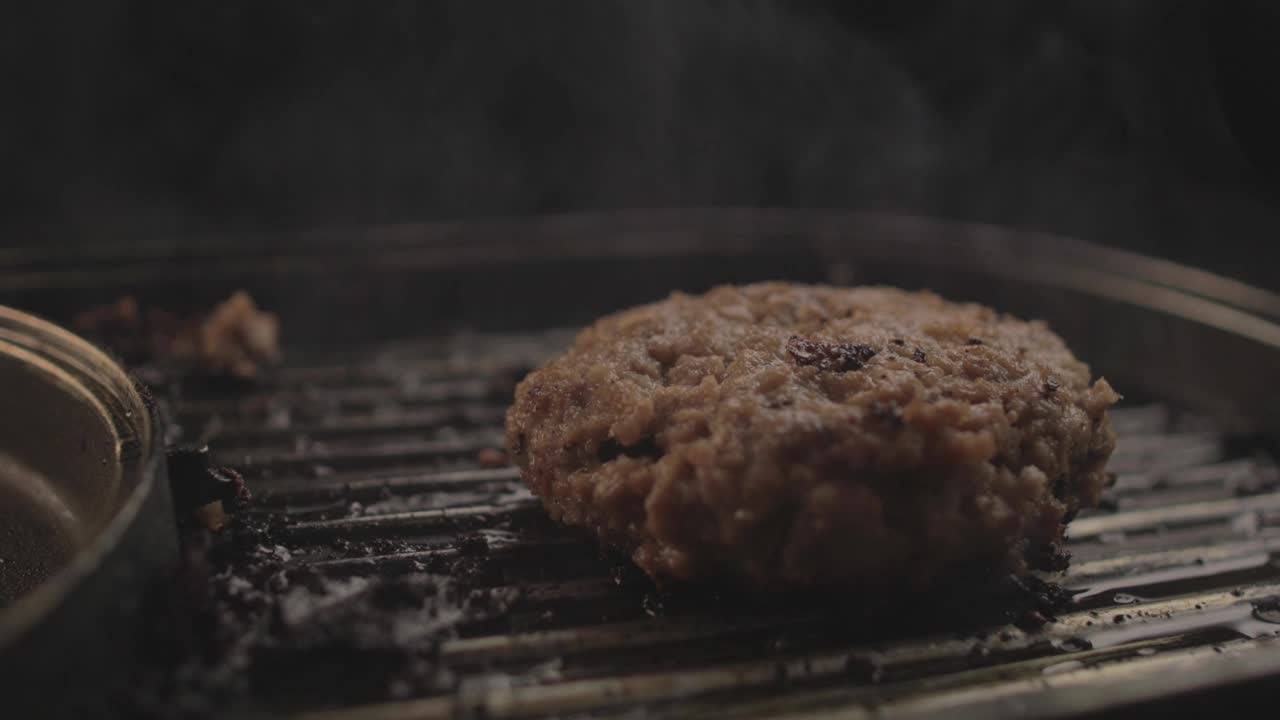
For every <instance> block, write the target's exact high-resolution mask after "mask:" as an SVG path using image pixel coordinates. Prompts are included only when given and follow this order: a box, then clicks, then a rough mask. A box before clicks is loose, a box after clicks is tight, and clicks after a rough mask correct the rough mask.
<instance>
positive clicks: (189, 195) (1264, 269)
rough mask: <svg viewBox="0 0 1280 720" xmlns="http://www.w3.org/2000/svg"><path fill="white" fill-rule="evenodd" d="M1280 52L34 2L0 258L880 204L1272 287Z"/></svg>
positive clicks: (751, 10)
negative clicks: (329, 231)
mask: <svg viewBox="0 0 1280 720" xmlns="http://www.w3.org/2000/svg"><path fill="white" fill-rule="evenodd" d="M1277 31H1280V10H1277V9H1276V4H1275V3H1268V2H1263V1H1259V2H1189V1H1187V0H1118V1H1115V2H1106V1H1105V0H1094V1H1091V2H1084V1H1080V0H1076V1H1065V2H1051V3H1039V2H1036V3H1032V2H1018V1H1015V0H987V1H983V2H965V1H963V0H910V1H898V2H840V1H839V0H811V1H808V2H802V1H796V2H765V1H763V0H757V1H751V2H742V1H738V2H695V1H683V2H682V1H678V0H671V1H669V2H620V1H617V0H613V1H610V0H581V1H577V2H534V1H526V2H474V1H472V2H461V1H459V2H430V3H428V2H399V1H393V0H382V1H379V2H323V1H315V0H313V1H309V2H227V3H212V2H193V3H186V2H181V3H178V2H123V1H122V0H98V1H97V2H83V3H25V4H22V5H21V6H19V7H15V8H10V9H9V10H8V11H7V12H6V18H5V21H4V23H3V24H0V48H3V54H4V57H3V71H2V72H3V73H4V75H5V77H4V82H5V85H6V86H7V90H6V92H5V95H6V96H7V97H8V98H9V100H8V102H7V103H5V104H6V105H7V109H5V110H3V111H0V138H2V139H0V153H3V155H2V160H3V171H0V182H2V183H3V185H4V187H3V188H2V189H3V197H4V199H5V203H6V205H7V207H6V208H5V211H4V213H3V217H2V218H0V233H2V234H0V242H3V243H4V244H6V245H13V244H19V243H50V242H60V243H79V242H100V241H115V242H127V241H129V240H131V239H134V238H147V239H150V240H155V239H157V238H161V239H166V240H167V241H168V242H172V243H173V244H174V245H175V246H176V245H180V244H181V243H182V242H183V241H184V238H189V237H192V236H195V235H200V234H204V235H207V234H210V233H215V234H216V233H223V232H240V231H245V230H262V229H272V228H289V229H297V228H315V227H334V226H340V227H355V226H361V225H367V224H374V223H391V222H406V221H418V220H432V219H446V218H447V219H464V218H473V217H492V216H512V215H524V214H530V213H554V212H564V211H577V210H608V209H618V208H648V207H696V206H715V205H753V206H758V205H768V206H797V207H809V208H812V207H834V208H866V209H887V210H897V211H903V212H919V213H931V214H940V215H945V216H954V217H961V218H968V219H977V220H983V221H990V222H998V223H1006V224H1013V225H1018V226H1026V227H1031V228H1036V229H1045V230H1051V231H1055V232H1061V233H1066V234H1072V235H1077V236H1080V237H1083V238H1085V239H1091V240H1095V241H1098V242H1104V243H1108V244H1113V245H1120V246H1125V247H1130V248H1133V249H1137V250H1140V251H1142V252H1147V253H1153V254H1159V255H1165V256H1168V257H1173V258H1175V259H1179V260H1182V261H1184V262H1189V263H1192V264H1196V265H1200V266H1204V267H1208V268H1211V269H1214V270H1217V271H1219V272H1224V273H1227V274H1231V275H1235V276H1237V277H1242V278H1245V279H1247V280H1249V281H1251V282H1254V283H1257V284H1260V285H1264V286H1267V287H1275V286H1276V285H1277V283H1276V282H1275V280H1276V273H1275V272H1274V270H1273V269H1272V263H1273V262H1274V261H1275V260H1276V259H1277V252H1276V250H1274V249H1273V245H1274V243H1273V242H1272V240H1271V238H1272V237H1274V236H1275V232H1276V229H1277V228H1280V221H1277V219H1276V213H1275V212H1274V209H1275V208H1276V201H1277V199H1278V198H1280V195H1278V193H1277V186H1276V181H1277V179H1278V178H1280V154H1278V153H1277V141H1276V138H1275V134H1276V129H1277V128H1280V110H1278V109H1277V106H1276V99H1277V94H1278V93H1280V90H1278V89H1277V88H1280V84H1278V83H1277V82H1276V79H1275V74H1276V71H1277V70H1280V62H1278V61H1277V58H1278V57H1280V51H1277V49H1276V48H1275V45H1276V43H1275V40H1274V38H1275V36H1276V32H1277ZM605 241H607V239H602V242H605Z"/></svg>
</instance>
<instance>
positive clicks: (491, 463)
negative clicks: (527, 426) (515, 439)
mask: <svg viewBox="0 0 1280 720" xmlns="http://www.w3.org/2000/svg"><path fill="white" fill-rule="evenodd" d="M476 462H478V463H480V467H482V468H501V467H506V466H508V465H510V464H511V460H510V459H509V458H508V457H507V454H506V453H505V452H503V451H501V450H497V449H495V448H485V449H483V450H481V451H480V452H478V453H476Z"/></svg>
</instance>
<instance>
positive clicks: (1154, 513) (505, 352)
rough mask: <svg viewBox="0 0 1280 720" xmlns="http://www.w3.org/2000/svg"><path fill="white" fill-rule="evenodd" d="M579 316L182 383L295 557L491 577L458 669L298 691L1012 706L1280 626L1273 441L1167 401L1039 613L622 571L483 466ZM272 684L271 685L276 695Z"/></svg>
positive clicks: (332, 564) (183, 404) (457, 631)
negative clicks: (1036, 616) (1066, 593)
mask: <svg viewBox="0 0 1280 720" xmlns="http://www.w3.org/2000/svg"><path fill="white" fill-rule="evenodd" d="M564 339H565V336H564V335H563V334H551V335H537V336H510V337H504V336H485V337H479V338H477V337H470V338H467V337H462V338H454V339H444V340H439V341H434V342H422V343H415V344H412V345H400V346H392V347H387V348H382V349H379V350H375V351H372V352H369V353H368V354H367V355H365V356H364V357H359V356H357V355H355V354H353V353H351V352H350V351H344V353H345V359H344V358H340V357H337V356H333V357H332V358H330V357H326V355H325V353H323V352H319V351H316V352H311V353H309V354H307V353H303V355H304V357H305V359H306V363H305V364H301V365H296V366H293V367H286V368H283V369H281V371H280V372H279V373H278V374H277V375H275V376H273V377H272V378H270V379H269V380H268V381H267V382H268V384H266V385H264V386H262V387H258V388H255V389H254V390H252V391H251V392H248V393H244V394H241V395H237V396H214V395H205V396H195V397H192V398H190V399H188V400H184V401H179V402H178V403H177V405H176V407H175V411H176V414H177V416H178V417H179V418H180V419H181V420H182V424H183V426H184V428H185V430H186V432H187V433H189V434H191V435H197V436H203V437H205V438H207V439H208V440H209V441H210V444H211V447H212V448H213V450H214V452H215V454H217V456H218V457H219V458H220V459H221V460H222V461H223V462H226V463H228V464H233V465H236V466H237V467H240V468H242V469H243V470H244V471H245V474H246V476H247V477H249V478H251V483H252V486H253V488H254V490H255V492H256V493H257V500H256V501H255V505H254V508H253V511H254V512H255V513H257V514H265V515H269V516H271V517H273V518H276V522H277V523H280V524H281V527H282V529H281V530H280V531H279V532H277V533H276V534H275V541H276V542H279V543H281V545H282V546H283V547H282V548H281V550H282V551H283V552H284V553H285V555H286V556H287V558H288V559H287V560H285V561H283V562H282V563H281V564H280V572H282V573H285V574H286V575H287V574H290V573H305V574H310V575H314V576H318V577H320V578H323V579H324V580H325V582H329V583H335V584H339V583H351V582H357V581H359V582H362V583H363V582H365V581H366V580H368V581H370V582H369V585H370V587H376V586H377V585H378V583H386V582H392V581H397V580H402V579H405V578H414V577H440V578H444V577H451V578H455V579H457V578H462V580H459V582H461V583H462V585H464V586H465V587H464V589H463V590H461V591H458V592H457V593H456V595H457V596H456V597H453V598H452V599H451V600H448V601H447V602H452V603H453V604H454V605H455V606H456V618H455V621H454V622H453V623H452V624H451V625H450V630H449V632H447V633H445V634H444V635H442V636H441V637H440V638H439V641H438V643H437V644H436V645H433V646H432V648H433V649H432V650H431V651H430V652H428V653H427V654H426V656H425V657H424V656H422V654H421V653H419V654H418V655H415V656H413V657H416V658H417V660H415V662H418V663H420V664H421V663H426V664H428V665H431V666H432V667H434V668H436V671H437V672H435V674H434V675H432V677H433V678H434V679H433V680H432V681H430V682H424V683H421V684H419V685H416V686H415V685H412V684H410V685H408V686H406V685H404V684H403V683H402V684H399V685H397V684H396V682H398V681H393V680H392V679H388V680H387V682H386V683H385V688H384V691H382V692H380V693H379V692H373V693H366V695H365V696H361V697H354V698H353V697H351V696H350V693H349V692H347V691H346V690H343V689H342V688H340V687H334V688H326V687H321V688H312V689H311V691H310V692H309V693H308V694H307V695H306V697H305V698H293V699H292V700H285V701H282V700H281V699H280V698H278V697H273V699H272V700H271V704H270V707H271V708H272V709H275V710H278V709H280V707H281V703H282V702H283V703H284V705H285V706H288V707H289V708H291V709H294V710H314V711H317V712H319V713H320V715H318V716H320V717H331V718H342V717H349V718H355V717H362V718H363V717H388V718H408V717H458V716H463V717H466V716H484V717H493V718H500V717H532V716H537V715H546V714H552V715H562V716H563V715H575V714H587V715H593V716H595V715H599V716H602V717H607V716H613V715H627V714H634V713H643V714H645V715H646V716H647V717H667V716H680V717H685V716H688V717H699V716H715V717H723V716H740V717H774V716H778V717H781V716H786V715H791V714H793V713H796V712H809V713H813V714H815V716H821V715H823V714H825V713H832V712H836V711H839V712H840V713H841V716H842V717H858V716H859V713H860V712H863V709H865V712H866V713H867V714H868V715H870V714H873V710H872V709H871V705H875V706H877V707H878V708H879V710H878V712H882V713H883V714H885V715H887V716H902V717H924V716H934V715H938V714H945V715H946V716H948V717H961V716H966V715H970V716H979V715H978V714H977V713H978V710H980V709H981V710H982V711H984V712H988V711H989V712H990V715H987V716H991V717H996V716H1001V715H1010V714H1011V713H1012V712H1013V710H1011V708H1013V709H1016V708H1017V707H1024V708H1025V705H1022V706H1019V705H1017V703H1014V702H1013V700H1012V699H1017V700H1018V702H1024V703H1025V702H1030V701H1029V700H1028V699H1027V698H1031V697H1040V696H1034V695H1033V692H1034V688H1046V687H1047V688H1049V689H1050V690H1053V689H1055V688H1062V689H1064V690H1065V689H1071V688H1078V687H1080V686H1081V685H1082V684H1096V685H1097V686H1098V687H1110V686H1112V685H1115V686H1117V687H1124V686H1125V683H1127V682H1131V681H1132V680H1133V679H1135V678H1150V677H1157V676H1159V675H1160V674H1162V673H1168V672H1170V671H1171V669H1176V668H1179V667H1183V666H1184V665H1185V664H1187V663H1192V662H1197V663H1200V662H1206V661H1208V660H1212V659H1213V658H1220V657H1228V656H1229V657H1234V658H1249V657H1253V654H1256V653H1261V652H1265V651H1266V650H1268V649H1270V648H1272V647H1274V645H1275V643H1274V641H1272V640H1270V639H1269V636H1270V635H1271V634H1272V632H1273V631H1280V625H1278V624H1274V623H1270V622H1267V621H1265V620H1261V619H1258V615H1259V613H1258V612H1257V611H1256V608H1257V607H1258V606H1260V605H1265V604H1266V603H1267V602H1269V601H1270V600H1271V599H1273V598H1276V597H1280V570H1278V569H1277V565H1276V562H1275V557H1276V555H1275V554H1276V553H1277V551H1278V550H1280V492H1277V486H1280V476H1278V474H1277V471H1276V466H1275V464H1274V463H1273V462H1272V460H1271V459H1270V458H1269V456H1267V455H1266V454H1265V453H1264V452H1262V451H1261V449H1260V446H1259V445H1257V444H1250V443H1248V442H1243V441H1240V440H1239V439H1234V438H1233V439H1227V438H1223V437H1222V436H1220V435H1218V434H1215V433H1214V432H1212V431H1209V430H1206V429H1205V428H1206V425H1205V423H1204V421H1203V420H1201V419H1196V418H1188V417H1185V416H1184V415H1183V414H1181V413H1179V412H1176V411H1173V410H1170V409H1169V408H1167V407H1165V406H1163V405H1158V404H1156V405H1147V406H1139V407H1133V408H1122V409H1120V410H1117V411H1116V412H1115V414H1114V418H1113V420H1114V424H1115V426H1116V428H1117V430H1118V432H1119V433H1120V434H1121V443H1120V446H1119V448H1118V450H1117V453H1116V456H1115V460H1114V461H1113V463H1112V469H1113V471H1115V472H1116V473H1117V474H1118V479H1117V483H1116V485H1115V487H1113V488H1111V489H1110V490H1109V491H1108V492H1107V494H1106V502H1107V505H1106V507H1105V508H1104V509H1101V510H1097V511H1092V512H1087V513H1082V514H1081V516H1080V517H1079V518H1078V519H1077V520H1076V521H1075V522H1074V523H1073V524H1072V526H1071V529H1070V534H1069V539H1068V544H1069V549H1070V550H1071V551H1072V553H1073V555H1074V561H1073V564H1072V565H1071V567H1070V569H1069V570H1068V571H1067V572H1066V573H1065V574H1064V575H1060V576H1055V577H1054V579H1056V580H1058V581H1059V582H1062V583H1063V584H1064V585H1066V586H1067V587H1069V588H1070V589H1071V590H1073V591H1074V592H1076V593H1077V605H1076V608H1075V609H1072V610H1071V611H1069V612H1067V613H1065V614H1062V615H1060V616H1059V617H1058V618H1057V619H1056V620H1053V621H1052V622H1050V623H1048V624H1047V625H1045V626H1044V627H1043V628H1042V629H1040V630H1038V631H1034V632H1028V631H1024V630H1021V629H1019V628H1017V627H1014V626H1011V625H1006V624H1003V623H1002V622H1000V621H992V620H988V619H983V620H974V621H967V620H965V621H963V622H964V623H967V624H964V625H962V627H961V628H959V631H957V630H956V628H954V627H948V624H949V623H952V624H954V623H955V622H957V621H956V620H955V619H954V618H952V619H949V618H947V617H946V612H938V613H935V616H934V617H929V618H924V619H922V621H921V622H919V623H915V624H914V625H913V626H908V627H905V628H898V629H884V628H871V629H868V628H867V627H865V624H860V623H858V622H857V620H856V617H847V618H841V617H839V613H833V612H832V609H831V606H830V602H829V599H828V600H827V602H826V604H825V605H824V604H823V603H821V602H817V603H806V602H804V601H800V602H795V603H789V604H785V605H782V606H764V607H756V608H740V607H736V606H732V605H725V604H723V603H721V602H720V601H719V600H718V599H713V600H708V601H707V602H706V603H699V602H697V601H695V602H691V603H690V604H689V606H688V607H683V606H681V607H660V604H661V603H660V601H657V600H655V596H654V595H653V594H652V593H650V592H648V591H647V590H646V589H645V586H644V584H643V583H638V582H636V581H635V580H634V579H631V578H630V577H628V576H627V571H626V570H625V569H624V570H623V571H622V576H621V577H620V576H619V574H618V572H617V568H618V567H619V563H618V560H617V558H613V557H610V556H608V555H601V554H600V551H599V550H598V549H597V548H596V547H595V546H594V544H593V543H591V542H590V541H589V539H588V538H586V537H584V536H583V535H582V534H581V533H577V532H573V531H568V530H564V529H560V528H557V527H555V526H554V525H552V524H551V523H550V522H549V521H548V520H547V519H546V518H545V517H544V515H543V513H542V512H541V511H540V510H539V508H538V503H537V501H536V499H534V498H533V497H532V496H530V495H529V493H528V492H527V491H526V490H525V489H524V487H523V485H522V484H521V483H520V481H519V476H518V473H517V472H516V471H515V470H514V469H513V468H510V467H484V466H482V461H481V458H480V454H481V452H482V451H484V450H486V449H489V448H499V447H501V441H502V437H501V423H502V418H503V411H504V408H505V405H506V402H507V398H508V397H509V392H510V384H509V380H510V378H507V380H506V381H505V382H506V384H505V385H504V384H503V383H501V382H499V383H495V380H494V376H495V374H501V373H503V372H507V369H510V368H515V367H522V366H528V365H530V364H532V363H533V362H534V361H535V360H536V359H537V358H538V357H540V356H543V355H545V354H547V353H549V352H551V351H553V350H554V349H555V348H557V347H559V346H560V345H562V344H563V342H564ZM508 374H509V373H508ZM504 388H505V390H504ZM504 392H505V394H504ZM622 567H624V568H625V564H622ZM262 582H264V583H267V582H270V581H269V580H266V581H262ZM325 587H326V588H327V586H325ZM341 587H344V588H351V587H364V586H363V585H359V586H353V585H341ZM290 592H300V591H298V590H296V589H295V590H291V591H290ZM321 592H327V589H325V588H322V590H321ZM356 597H357V598H358V597H359V595H358V594H357V595H356ZM440 602H442V603H445V602H446V600H440ZM387 612H388V622H392V623H394V622H401V620H397V619H396V618H395V617H392V616H393V615H394V613H395V612H396V611H395V610H388V611H387ZM302 622H303V623H304V624H306V623H312V624H313V625H315V626H316V627H315V628H313V629H316V630H324V631H326V632H327V631H328V630H329V628H327V627H326V625H325V624H326V623H332V622H340V621H335V620H333V619H332V617H331V616H330V615H326V613H317V614H316V618H315V619H314V620H304V621H302ZM874 631H879V632H880V633H881V635H880V636H878V637H876V636H871V635H869V634H868V633H869V632H874ZM300 632H301V631H300ZM886 633H888V634H886ZM303 634H305V633H303ZM381 649H383V648H381V647H367V648H361V647H359V646H356V647H346V646H344V648H343V653H344V654H343V655H342V656H341V662H342V663H346V664H350V665H352V666H358V665H360V664H361V663H362V658H363V657H364V656H365V655H369V657H371V658H372V657H373V655H372V654H373V653H376V652H378V651H380V650H381ZM299 652H302V651H301V650H299ZM411 655H412V653H411ZM406 662H407V663H408V664H412V662H409V661H406ZM241 672H243V670H242V671H241ZM255 697H256V696H255V695H254V694H253V693H250V694H249V696H248V697H247V698H246V699H245V700H244V703H245V706H246V709H247V710H251V711H252V710H259V709H262V708H263V707H266V705H254V703H255V702H259V700H255ZM396 697H399V699H393V698H396ZM1001 698H1010V699H1011V700H1009V703H1010V704H1007V705H1006V704H1002V702H1003V701H1002V700H1001ZM262 702H265V701H262ZM290 703H292V704H290Z"/></svg>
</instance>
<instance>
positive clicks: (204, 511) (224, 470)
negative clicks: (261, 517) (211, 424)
mask: <svg viewBox="0 0 1280 720" xmlns="http://www.w3.org/2000/svg"><path fill="white" fill-rule="evenodd" d="M166 460H167V462H168V464H169V483H170V487H171V490H172V493H173V503H174V508H175V510H176V511H177V517H178V520H179V522H191V521H192V519H193V518H196V517H198V518H199V519H200V521H201V522H202V523H203V524H204V525H205V526H206V527H207V528H208V529H209V530H213V531H219V530H221V529H222V527H223V525H224V524H225V520H226V515H228V514H237V513H239V512H241V511H242V510H243V509H244V508H245V506H246V505H248V503H249V501H250V500H251V499H252V497H253V495H252V493H250V492H249V486H248V485H246V484H245V481H244V477H243V476H241V475H240V473H239V472H237V471H236V470H234V469H232V468H229V467H217V466H214V465H213V464H211V463H210V460H209V446H207V445H180V446H178V447H174V448H172V449H170V450H169V451H168V452H167V453H166Z"/></svg>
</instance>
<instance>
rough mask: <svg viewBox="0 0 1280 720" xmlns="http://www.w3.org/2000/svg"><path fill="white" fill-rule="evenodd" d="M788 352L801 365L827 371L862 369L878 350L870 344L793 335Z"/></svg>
mask: <svg viewBox="0 0 1280 720" xmlns="http://www.w3.org/2000/svg"><path fill="white" fill-rule="evenodd" d="M787 354H788V355H790V356H791V359H792V360H793V361H794V362H795V363H796V364H797V365H800V366H805V367H816V368H818V369H819V370H822V371H826V372H850V371H853V370H861V369H862V367H863V366H864V365H866V364H867V362H868V361H869V360H871V358H873V357H875V355H876V351H875V349H874V348H872V347H871V346H870V345H859V344H857V343H833V342H825V341H821V340H806V339H804V338H801V337H797V336H794V335H793V336H791V337H790V338H788V339H787Z"/></svg>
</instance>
